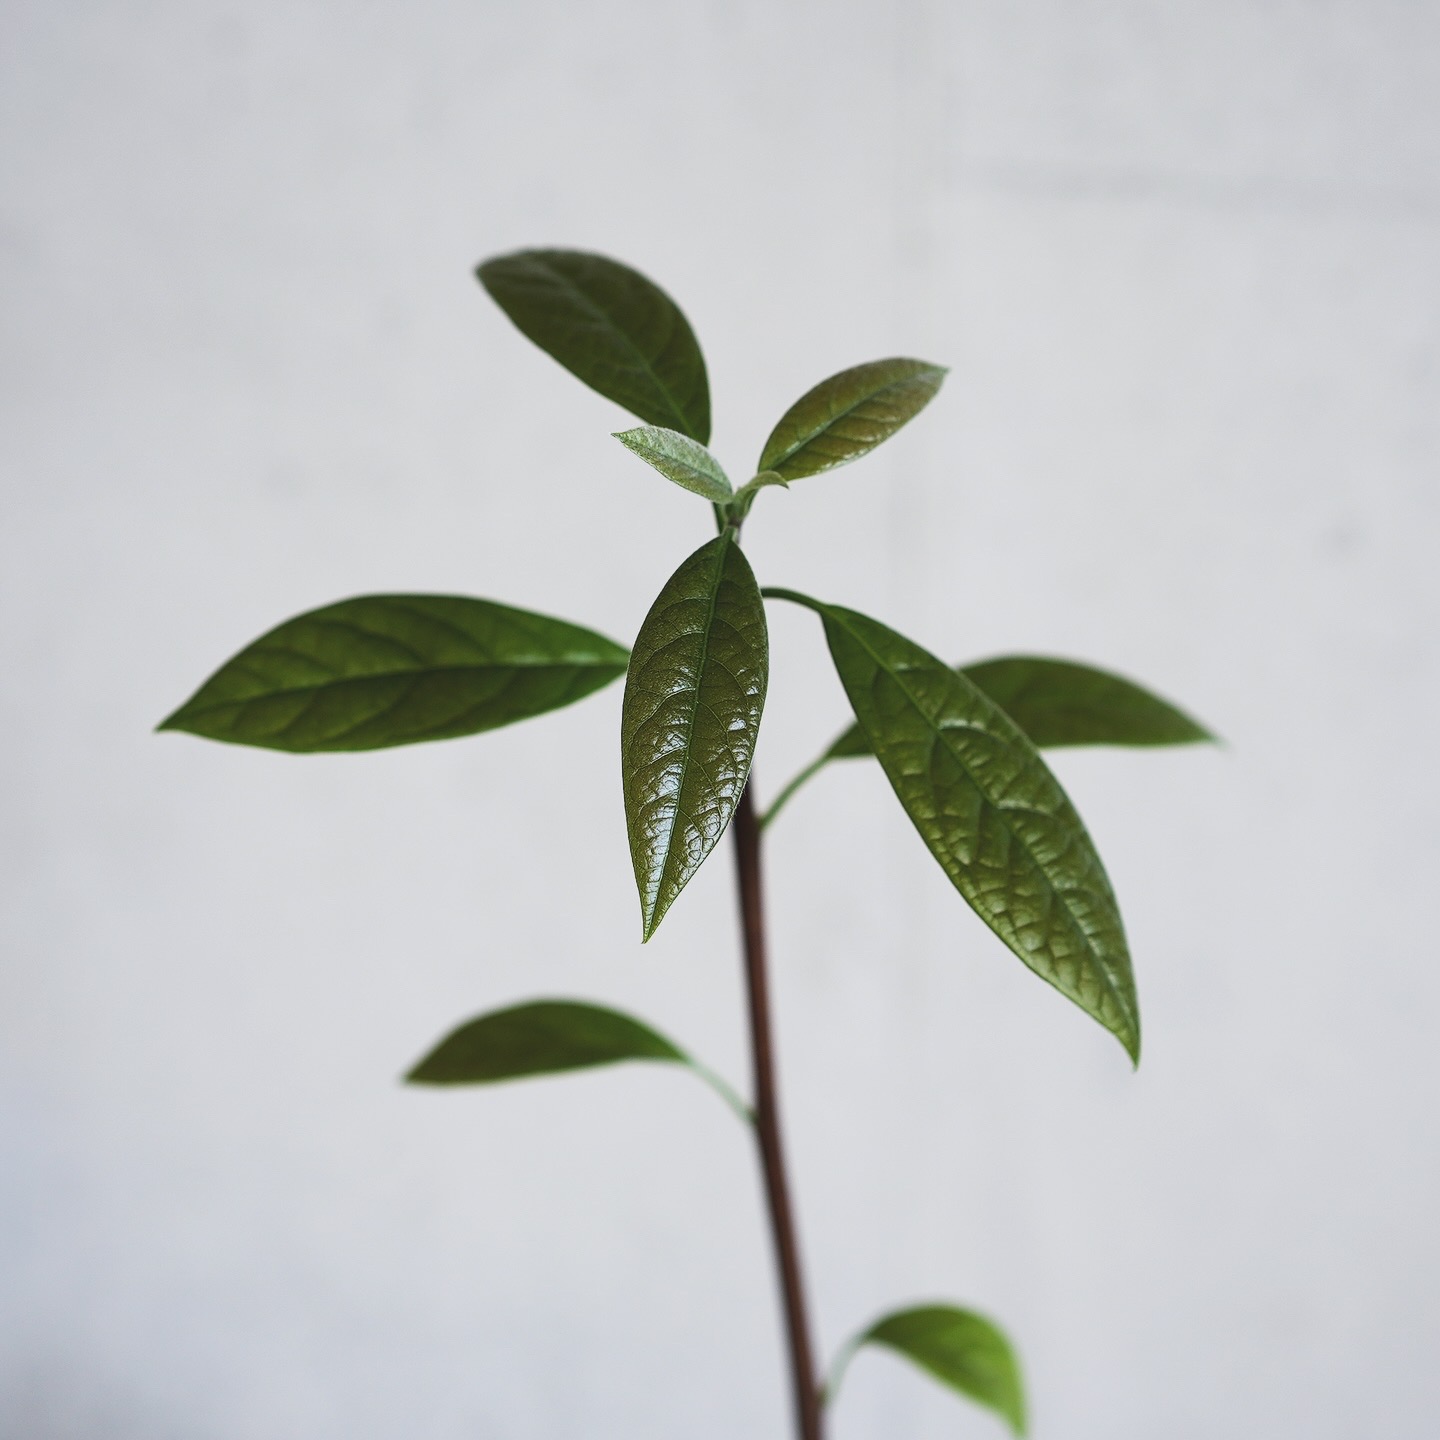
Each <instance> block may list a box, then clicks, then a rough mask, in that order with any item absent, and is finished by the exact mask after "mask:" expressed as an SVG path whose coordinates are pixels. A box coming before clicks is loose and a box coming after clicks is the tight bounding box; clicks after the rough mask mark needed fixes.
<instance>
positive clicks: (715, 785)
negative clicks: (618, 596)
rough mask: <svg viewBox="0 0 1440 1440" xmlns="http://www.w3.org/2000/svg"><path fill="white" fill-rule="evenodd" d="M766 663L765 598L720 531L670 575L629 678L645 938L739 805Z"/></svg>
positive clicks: (636, 857)
mask: <svg viewBox="0 0 1440 1440" xmlns="http://www.w3.org/2000/svg"><path fill="white" fill-rule="evenodd" d="M769 664H770V662H769V645H768V641H767V637H766V629H765V606H764V604H763V602H762V601H761V599H760V591H759V589H758V588H757V586H756V584H755V576H754V575H753V574H752V573H751V570H750V565H749V563H748V562H747V561H746V559H745V556H744V554H743V553H742V552H741V550H740V547H739V545H738V544H736V542H735V538H734V533H733V532H732V531H730V530H726V531H725V533H724V534H722V535H718V536H716V538H715V539H713V540H711V541H708V542H707V543H706V544H704V545H702V546H701V547H700V548H699V549H698V550H697V551H696V552H695V553H694V554H693V555H691V556H690V558H689V559H688V560H686V561H685V562H684V564H682V565H681V566H680V568H679V569H678V570H677V571H676V572H675V573H674V574H673V575H672V576H671V577H670V579H669V580H667V581H666V582H665V587H664V589H663V590H661V592H660V595H659V598H658V599H657V600H656V601H655V604H654V605H653V606H652V607H651V609H650V613H649V614H648V615H647V616H646V617H645V623H644V624H643V625H641V627H640V633H639V635H638V636H637V637H636V639H635V650H634V654H633V656H632V659H631V664H630V671H629V674H628V676H627V677H626V681H625V702H624V707H623V709H622V712H621V722H620V739H621V767H622V773H623V779H624V788H625V819H626V823H627V826H628V828H629V832H630V854H631V858H632V859H633V861H634V864H635V881H636V884H637V885H638V886H639V889H640V910H641V919H642V924H643V933H644V938H645V939H646V940H648V939H649V938H650V936H651V935H653V934H654V933H655V927H656V926H657V925H659V923H660V921H661V920H662V919H663V918H664V915H665V912H666V911H667V910H668V909H669V908H670V906H671V904H673V903H674V900H675V897H676V896H677V895H678V894H679V893H680V891H681V890H682V889H684V887H685V885H686V884H687V883H688V882H689V880H690V878H691V876H693V875H694V874H695V872H696V871H697V870H698V869H699V868H700V865H701V863H702V862H703V861H704V859H705V857H706V856H707V855H708V854H709V853H710V851H711V850H713V849H714V848H715V845H716V843H717V842H718V841H719V839H720V837H721V835H723V834H724V832H725V827H726V826H727V825H728V824H729V823H730V817H731V816H732V815H733V814H734V813H735V807H736V805H737V804H738V803H739V800H740V795H741V792H742V791H743V790H744V788H745V781H746V779H747V777H748V776H749V774H750V761H751V758H752V757H753V755H754V753H755V736H756V734H757V732H758V730H759V728H760V712H761V710H762V709H763V707H764V704H765V686H766V681H767V679H768V676H769Z"/></svg>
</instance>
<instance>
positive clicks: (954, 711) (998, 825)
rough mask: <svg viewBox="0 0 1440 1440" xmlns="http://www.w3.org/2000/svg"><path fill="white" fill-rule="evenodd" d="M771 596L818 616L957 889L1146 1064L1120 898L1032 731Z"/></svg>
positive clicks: (920, 659)
mask: <svg viewBox="0 0 1440 1440" xmlns="http://www.w3.org/2000/svg"><path fill="white" fill-rule="evenodd" d="M767 593H768V594H773V595H775V596H777V598H781V599H792V600H795V601H797V602H798V603H800V604H804V605H809V606H810V607H811V608H812V609H814V610H816V611H818V612H819V614H820V616H821V619H822V620H823V621H824V624H825V637H826V639H827V640H828V642H829V645H830V653H831V655H832V657H833V658H834V661H835V668H836V670H837V671H838V672H839V675H840V680H841V683H842V684H843V685H844V686H845V692H846V694H847V695H848V696H849V698H850V705H851V708H852V709H853V710H854V711H855V718H856V719H857V720H858V721H859V722H860V727H861V729H862V730H864V732H865V734H866V736H867V738H868V739H869V741H870V744H871V746H872V748H873V749H874V751H875V754H876V755H877V757H878V758H879V760H880V763H881V765H882V766H883V768H884V770H885V774H886V776H887V778H888V779H889V781H890V784H891V785H892V786H893V787H894V790H895V793H896V795H897V796H898V797H899V799H900V803H901V804H902V805H903V806H904V807H905V811H906V813H907V814H908V815H909V816H910V819H911V821H912V823H913V824H914V825H915V828H916V829H917V830H918V831H919V832H920V835H921V838H922V839H923V840H924V841H925V844H926V845H927V846H928V847H929V850H930V853H931V854H932V855H934V857H935V859H936V860H937V861H939V863H940V866H941V868H942V869H943V870H944V871H945V873H946V874H947V875H948V876H949V877H950V880H951V882H952V883H953V884H954V886H955V888H956V889H957V890H959V891H960V893H961V894H962V895H963V896H964V897H965V899H966V900H967V901H969V903H970V905H971V906H972V907H973V909H974V910H975V912H976V913H977V914H978V915H979V916H980V917H981V919H983V920H984V921H985V923H986V924H987V925H989V926H990V928H991V929H992V930H994V932H995V933H996V934H997V935H998V936H999V937H1000V938H1001V939H1002V940H1003V941H1004V942H1005V943H1006V944H1007V945H1008V946H1009V947H1010V948H1011V950H1013V951H1014V952H1015V954H1016V955H1018V956H1019V957H1020V959H1021V960H1023V961H1024V962H1025V964H1026V965H1028V966H1029V967H1030V968H1031V969H1032V970H1034V971H1035V973H1036V974H1037V975H1040V976H1042V977H1043V978H1044V979H1046V980H1048V981H1049V982H1050V983H1051V984H1052V985H1054V986H1055V987H1056V989H1058V990H1060V991H1061V992H1062V993H1063V994H1065V995H1067V996H1069V998H1070V999H1071V1000H1073V1001H1074V1002H1075V1003H1076V1004H1077V1005H1079V1006H1080V1008H1081V1009H1082V1010H1084V1011H1086V1013H1087V1014H1089V1015H1092V1016H1093V1017H1094V1018H1095V1019H1096V1020H1098V1021H1099V1022H1100V1023H1101V1024H1102V1025H1103V1026H1105V1028H1106V1029H1107V1030H1109V1031H1111V1032H1112V1033H1113V1034H1114V1035H1115V1036H1116V1038H1117V1039H1118V1040H1119V1041H1120V1043H1121V1044H1122V1045H1124V1046H1125V1048H1126V1050H1127V1051H1128V1052H1129V1054H1130V1056H1131V1058H1132V1059H1135V1060H1137V1061H1138V1058H1139V1054H1140V1014H1139V1007H1138V1004H1137V1002H1136V998H1135V982H1134V978H1133V976H1132V974H1131V969H1130V954H1129V950H1128V948H1127V946H1126V943H1125V931H1124V927H1123V926H1122V924H1121V921H1120V911H1119V907H1118V906H1117V905H1116V903H1115V896H1114V892H1113V891H1112V890H1111V888H1110V881H1109V879H1108V878H1107V876H1106V874H1105V869H1104V867H1103V866H1102V865H1101V863H1100V857H1099V856H1098V855H1097V854H1096V853H1095V847H1094V845H1093V844H1092V843H1091V840H1090V837H1089V835H1088V834H1087V833H1086V831H1085V827H1084V825H1083V824H1082V823H1081V820H1080V817H1079V816H1078V815H1077V814H1076V813H1075V808H1074V806H1073V805H1071V803H1070V801H1069V798H1068V797H1067V796H1066V794H1065V792H1064V791H1063V790H1062V789H1061V788H1060V783H1059V781H1057V780H1056V779H1055V777H1054V776H1053V775H1052V774H1051V773H1050V770H1049V768H1048V767H1047V766H1046V764H1045V762H1044V761H1043V760H1042V759H1041V758H1040V755H1039V752H1038V751H1037V750H1036V749H1035V747H1034V746H1033V745H1032V744H1031V743H1030V741H1029V740H1028V739H1026V737H1025V734H1024V732H1023V731H1022V730H1021V729H1020V728H1019V726H1017V725H1016V724H1015V722H1014V721H1013V720H1011V719H1010V717H1009V716H1008V715H1006V714H1005V712H1004V711H1003V710H1001V709H1000V708H999V707H998V706H997V705H996V704H995V703H994V702H993V701H992V700H991V699H990V698H989V697H988V696H987V695H986V694H985V693H984V691H982V690H981V689H979V687H978V686H976V685H975V684H973V683H972V682H971V681H970V680H969V679H967V678H966V676H965V675H963V674H960V673H957V672H956V671H954V670H952V669H951V668H950V667H949V666H948V665H946V664H945V663H944V661H942V660H938V659H936V657H935V656H933V655H931V654H930V653H929V652H928V651H925V650H922V649H921V648H920V646H918V645H916V644H914V643H913V642H912V641H910V640H907V639H905V638H904V637H903V636H901V635H897V634H896V633H895V632H894V631H893V630H891V629H889V628H887V627H886V626H884V625H881V624H880V623H879V622H878V621H875V620H871V619H869V618H868V617H866V616H864V615H860V614H857V613H856V612H855V611H853V610H846V609H844V608H842V607H840V606H838V605H823V604H821V603H820V602H818V601H815V600H811V599H809V598H808V597H805V596H801V595H797V594H795V592H793V591H778V590H772V591H767Z"/></svg>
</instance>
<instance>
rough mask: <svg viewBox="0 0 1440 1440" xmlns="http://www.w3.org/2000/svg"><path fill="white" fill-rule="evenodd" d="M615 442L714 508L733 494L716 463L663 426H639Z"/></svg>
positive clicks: (698, 445)
mask: <svg viewBox="0 0 1440 1440" xmlns="http://www.w3.org/2000/svg"><path fill="white" fill-rule="evenodd" d="M615 438H616V439H617V440H618V441H619V442H620V443H621V444H622V445H623V446H625V448H626V449H627V450H633V451H634V452H635V454H637V455H638V456H639V457H640V458H641V459H642V460H643V461H644V462H645V463H646V464H647V465H653V466H654V467H655V469H657V470H658V471H659V472H660V473H661V474H662V475H663V476H664V477H665V478H666V479H667V480H673V481H674V482H675V483H676V484H677V485H679V486H681V487H683V488H684V489H686V490H690V491H692V492H693V493H694V494H696V495H703V496H704V497H705V499H707V500H710V501H713V502H714V503H715V504H717V505H723V504H725V502H726V501H727V500H729V499H730V497H731V496H732V495H733V494H734V493H735V492H734V491H733V490H732V489H731V487H730V480H729V477H728V476H727V475H726V474H725V472H724V471H723V470H722V469H721V468H720V462H719V461H718V460H717V459H716V458H715V457H714V456H713V455H712V454H711V453H710V452H709V451H708V450H707V449H706V448H705V447H704V446H703V445H702V444H701V443H700V442H699V441H698V440H692V439H691V438H690V437H689V436H688V435H682V434H681V433H680V432H679V431H678V430H667V429H665V427H664V426H663V425H642V426H639V427H637V428H636V429H634V430H621V431H618V432H617V433H616V435H615Z"/></svg>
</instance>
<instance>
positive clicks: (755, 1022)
mask: <svg viewBox="0 0 1440 1440" xmlns="http://www.w3.org/2000/svg"><path fill="white" fill-rule="evenodd" d="M734 830H735V861H736V873H737V876H738V878H739V883H740V919H741V928H742V931H743V934H744V940H745V988H746V995H747V998H748V1001H749V1009H750V1045H751V1050H752V1054H753V1056H754V1064H755V1138H756V1140H757V1142H758V1143H759V1146H760V1167H761V1170H762V1171H763V1172H764V1175H765V1198H766V1200H767V1201H768V1202H769V1208H770V1230H771V1234H772V1235H773V1237H774V1241H775V1261H776V1266H777V1268H778V1270H779V1272H780V1291H781V1296H782V1299H783V1301H784V1306H785V1330H786V1335H787V1338H788V1342H789V1351H790V1378H791V1383H792V1385H793V1388H794V1392H795V1419H796V1427H797V1433H798V1435H799V1440H821V1423H820V1395H819V1389H818V1386H817V1384H816V1376H815V1361H814V1359H813V1357H812V1355H811V1351H810V1324H809V1320H808V1319H807V1317H806V1311H805V1287H804V1284H803V1282H802V1280H801V1275H800V1247H799V1243H798V1241H797V1238H796V1233H795V1219H794V1215H793V1213H792V1211H791V1207H790V1187H789V1184H788V1182H787V1180H786V1178H785V1151H784V1148H783V1146H782V1145H781V1143H780V1108H779V1104H778V1102H777V1099H776V1093H775V1053H774V1045H773V1043H772V1041H771V1036H770V991H769V986H768V983H767V981H766V974H765V907H764V896H763V894H762V891H761V880H760V822H759V820H758V819H757V817H756V814H755V802H754V800H753V799H752V798H751V795H750V787H749V785H748V783H747V785H746V787H745V793H744V794H743V795H742V796H741V797H740V804H739V806H738V808H737V809H736V811H735V821H734Z"/></svg>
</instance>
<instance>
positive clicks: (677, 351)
mask: <svg viewBox="0 0 1440 1440" xmlns="http://www.w3.org/2000/svg"><path fill="white" fill-rule="evenodd" d="M475 273H476V274H477V275H478V276H479V279H480V283H481V284H482V285H483V286H484V287H485V289H486V290H487V291H489V293H490V297H491V299H493V300H494V301H495V303H496V304H497V305H498V306H499V307H500V308H501V309H502V310H503V311H504V312H505V313H506V314H507V315H508V316H509V317H510V319H511V320H513V321H514V322H515V325H516V327H517V328H518V329H519V330H520V332H521V334H523V335H525V336H526V337H527V338H528V339H530V340H533V341H534V342H535V344H537V345H538V346H539V347H540V348H541V349H542V350H544V351H545V353H546V354H547V355H549V356H551V357H552V358H553V359H555V360H558V361H559V362H560V363H561V364H562V365H563V366H564V367H565V368H566V369H567V370H568V371H570V373H571V374H572V375H576V376H578V377H579V378H580V379H581V380H583V381H584V382H585V383H586V384H587V385H588V386H590V388H591V389H592V390H598V391H599V392H600V393H601V394H602V395H603V396H605V398H606V399H607V400H614V401H615V402H616V404H618V405H623V406H624V407H625V408H626V409H627V410H628V411H630V413H631V414H632V415H638V416H639V417H640V418H641V419H642V420H645V421H648V422H649V423H650V424H651V425H665V426H668V427H669V428H670V429H672V430H678V431H680V433H681V434H682V435H688V436H689V437H690V438H691V439H692V440H698V441H699V442H700V443H701V444H702V445H703V444H705V443H706V442H707V441H708V440H709V439H710V382H709V380H708V378H707V377H706V374H705V360H704V358H703V357H702V356H701V354H700V345H699V343H698V342H697V341H696V339H695V332H694V331H693V330H691V328H690V322H689V321H688V320H686V318H685V316H684V315H683V314H681V312H680V307H679V306H678V305H676V303H675V302H674V301H673V300H672V299H671V298H670V297H669V296H668V295H667V294H666V293H665V292H664V291H663V290H662V289H661V288H660V287H659V286H658V285H656V284H654V283H653V282H652V281H649V280H647V279H646V278H645V277H644V276H643V275H641V274H640V273H639V271H637V270H632V269H630V267H629V266H628V265H621V264H619V263H618V262H617V261H615V260H608V259H606V257H605V256H603V255H591V254H588V253H587V252H585V251H583V250H520V251H517V252H516V253H515V254H513V255H499V256H496V257H495V259H493V260H487V261H485V263H484V264H483V265H480V266H479V267H478V268H477V269H476V272H475Z"/></svg>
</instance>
